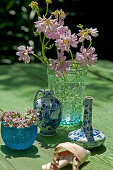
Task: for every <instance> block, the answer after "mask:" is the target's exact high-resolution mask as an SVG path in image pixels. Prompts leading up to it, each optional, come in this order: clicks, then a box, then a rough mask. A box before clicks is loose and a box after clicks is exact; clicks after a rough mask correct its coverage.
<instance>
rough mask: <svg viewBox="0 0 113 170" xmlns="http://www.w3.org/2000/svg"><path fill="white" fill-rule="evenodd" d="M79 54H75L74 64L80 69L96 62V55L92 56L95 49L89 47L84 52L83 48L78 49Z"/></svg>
mask: <svg viewBox="0 0 113 170" xmlns="http://www.w3.org/2000/svg"><path fill="white" fill-rule="evenodd" d="M80 51H81V53H79V52H77V53H76V59H75V60H76V62H77V63H79V64H80V65H81V66H82V67H85V66H86V65H87V64H88V65H90V66H91V65H93V64H95V62H96V61H97V57H96V56H97V54H93V53H94V52H95V48H94V47H91V48H90V49H89V50H86V49H85V48H84V47H83V46H81V48H80Z"/></svg>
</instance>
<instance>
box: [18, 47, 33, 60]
mask: <svg viewBox="0 0 113 170" xmlns="http://www.w3.org/2000/svg"><path fill="white" fill-rule="evenodd" d="M32 49H33V48H32V47H27V48H26V47H25V46H23V45H21V46H19V47H18V50H19V52H17V53H16V55H18V56H20V57H19V58H18V59H19V60H23V61H24V62H25V63H29V62H30V57H29V54H32V53H34V51H32Z"/></svg>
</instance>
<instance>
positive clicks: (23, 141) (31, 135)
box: [1, 122, 37, 150]
mask: <svg viewBox="0 0 113 170" xmlns="http://www.w3.org/2000/svg"><path fill="white" fill-rule="evenodd" d="M1 136H2V139H3V141H4V143H5V144H6V145H7V146H8V147H9V148H11V149H15V150H24V149H27V148H29V147H30V146H32V144H33V143H34V141H35V139H36V137H37V125H33V126H30V127H24V128H17V127H5V126H4V123H3V122H2V123H1Z"/></svg>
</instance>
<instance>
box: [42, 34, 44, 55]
mask: <svg viewBox="0 0 113 170" xmlns="http://www.w3.org/2000/svg"><path fill="white" fill-rule="evenodd" d="M44 41H45V35H44V37H43V41H42V55H43V58H45V51H44V47H45V46H44Z"/></svg>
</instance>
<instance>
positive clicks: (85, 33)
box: [77, 28, 98, 42]
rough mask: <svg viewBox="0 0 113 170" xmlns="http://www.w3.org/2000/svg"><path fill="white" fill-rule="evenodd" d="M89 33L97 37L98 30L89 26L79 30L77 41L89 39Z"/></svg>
mask: <svg viewBox="0 0 113 170" xmlns="http://www.w3.org/2000/svg"><path fill="white" fill-rule="evenodd" d="M89 34H91V35H92V36H93V37H97V36H98V31H97V28H94V29H93V28H90V29H87V28H86V29H85V30H79V33H78V34H77V35H78V36H79V37H80V38H79V42H83V41H84V40H85V39H87V40H89V41H91V40H92V39H91V35H89Z"/></svg>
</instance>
